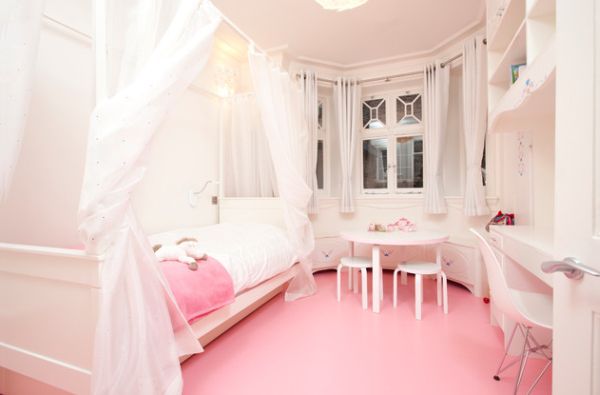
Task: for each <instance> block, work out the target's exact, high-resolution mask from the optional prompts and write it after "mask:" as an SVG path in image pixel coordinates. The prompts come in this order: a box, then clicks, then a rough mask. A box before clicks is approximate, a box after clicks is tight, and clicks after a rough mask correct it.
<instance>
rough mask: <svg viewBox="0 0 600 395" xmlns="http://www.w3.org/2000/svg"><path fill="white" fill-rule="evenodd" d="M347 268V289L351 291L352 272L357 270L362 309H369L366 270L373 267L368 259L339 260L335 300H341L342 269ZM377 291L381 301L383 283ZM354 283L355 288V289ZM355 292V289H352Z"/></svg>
mask: <svg viewBox="0 0 600 395" xmlns="http://www.w3.org/2000/svg"><path fill="white" fill-rule="evenodd" d="M345 267H346V268H348V289H352V272H353V270H355V269H357V270H360V272H361V278H362V279H361V288H362V289H361V292H362V307H363V309H365V310H366V309H367V308H368V307H369V301H368V298H369V293H368V286H367V269H369V268H372V267H373V263H372V262H371V260H370V259H369V258H364V257H359V256H346V257H343V258H341V259H340V264H339V265H338V266H337V300H338V302H339V301H341V300H342V269H343V268H345ZM381 283H382V284H381V288H380V289H379V297H380V298H381V299H383V281H382V282H381ZM356 285H357V284H356V283H355V287H356ZM354 290H355V291H356V288H355V289H354Z"/></svg>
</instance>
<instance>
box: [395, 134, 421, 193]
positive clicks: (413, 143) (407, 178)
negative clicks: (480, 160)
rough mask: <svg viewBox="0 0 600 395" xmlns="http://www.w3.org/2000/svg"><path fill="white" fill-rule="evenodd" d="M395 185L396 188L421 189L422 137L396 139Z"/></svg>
mask: <svg viewBox="0 0 600 395" xmlns="http://www.w3.org/2000/svg"><path fill="white" fill-rule="evenodd" d="M396 184H397V187H398V188H423V137H421V136H410V137H398V138H397V139H396Z"/></svg>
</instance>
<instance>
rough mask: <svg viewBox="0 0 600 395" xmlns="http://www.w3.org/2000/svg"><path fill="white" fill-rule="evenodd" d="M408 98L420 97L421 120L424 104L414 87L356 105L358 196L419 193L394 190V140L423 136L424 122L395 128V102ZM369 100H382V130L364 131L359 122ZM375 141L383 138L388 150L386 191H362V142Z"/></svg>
mask: <svg viewBox="0 0 600 395" xmlns="http://www.w3.org/2000/svg"><path fill="white" fill-rule="evenodd" d="M410 94H419V95H421V109H422V111H421V118H423V116H424V113H425V108H424V107H425V101H424V99H423V88H422V87H421V86H414V87H410V88H408V89H406V88H405V89H401V90H394V91H388V92H382V93H381V94H375V95H369V96H364V97H362V98H361V102H360V106H361V107H360V108H361V110H360V114H361V116H360V125H361V131H360V140H359V141H360V143H359V144H358V150H357V151H358V156H359V158H358V163H360V168H359V177H360V181H359V182H360V190H361V194H362V195H368V196H373V195H387V196H392V195H419V194H422V193H423V188H398V186H397V179H396V168H397V163H396V139H397V138H398V137H411V136H420V137H422V138H423V144H424V140H425V138H424V134H425V121H424V119H421V122H420V123H416V124H409V125H400V124H398V121H399V120H398V119H397V113H396V99H397V98H398V97H399V96H405V95H410ZM371 99H384V100H385V105H386V119H385V126H384V127H383V128H375V129H365V128H364V125H363V120H362V105H363V104H362V103H363V101H365V100H371ZM377 138H387V143H388V150H387V158H388V159H387V162H388V172H387V182H388V187H387V188H385V189H384V188H381V189H379V188H365V187H364V163H363V142H364V141H365V140H372V139H377ZM423 166H425V147H423Z"/></svg>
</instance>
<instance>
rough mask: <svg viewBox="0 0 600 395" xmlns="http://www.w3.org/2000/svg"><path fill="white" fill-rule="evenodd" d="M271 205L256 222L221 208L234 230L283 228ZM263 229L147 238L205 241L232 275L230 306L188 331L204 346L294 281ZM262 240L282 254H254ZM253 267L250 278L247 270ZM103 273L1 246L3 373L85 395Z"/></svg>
mask: <svg viewBox="0 0 600 395" xmlns="http://www.w3.org/2000/svg"><path fill="white" fill-rule="evenodd" d="M271 203H273V208H272V209H271V208H269V207H267V206H269V204H267V203H263V206H264V207H263V208H264V210H258V211H257V212H256V216H253V217H249V216H246V217H244V218H241V217H239V216H237V212H238V211H240V210H241V211H245V208H246V207H245V205H246V204H248V202H247V201H239V202H235V201H234V202H225V203H224V204H223V207H221V210H220V213H222V218H231V219H236V218H237V219H238V222H253V220H254V221H258V222H263V223H265V222H268V223H271V224H272V223H275V224H276V225H280V222H278V221H280V219H278V218H280V215H281V214H280V211H279V206H278V204H279V203H278V202H276V200H274V201H273V202H271ZM265 212H269V213H272V215H265ZM277 213H279V215H277ZM268 226H269V225H264V224H263V225H254V228H252V227H249V225H247V224H236V225H234V224H220V225H215V226H211V227H206V228H200V229H182V230H178V231H172V232H166V233H162V234H158V235H153V236H151V237H150V241H151V242H157V241H162V242H165V241H168V240H169V239H170V238H177V237H179V236H180V235H183V234H185V235H186V236H193V237H195V238H197V239H198V240H203V242H204V243H205V246H206V250H207V253H208V254H209V255H211V256H213V257H215V259H217V260H218V261H219V262H221V263H222V265H223V266H224V267H226V268H228V271H229V272H230V274H231V277H232V280H233V282H234V293H235V299H234V300H233V302H232V303H230V304H227V305H226V306H224V307H221V308H219V309H218V310H215V311H213V312H211V313H209V314H207V315H205V316H203V317H201V318H198V319H196V320H194V321H193V322H192V323H191V326H192V329H193V330H194V333H195V334H196V337H197V338H198V339H199V341H200V343H201V344H202V345H203V346H205V345H207V344H208V343H210V342H211V341H212V340H214V339H215V338H216V337H218V336H219V335H220V334H222V333H223V332H224V331H226V330H227V329H229V328H230V327H231V326H233V325H235V323H237V322H239V321H240V320H241V319H243V318H244V317H245V316H247V315H248V314H250V313H251V312H252V311H254V310H256V309H257V308H258V307H260V306H261V305H262V304H264V303H265V302H267V301H268V300H270V299H271V298H272V297H274V296H275V295H277V294H279V293H281V292H282V291H283V290H285V288H286V286H287V284H288V283H289V281H290V280H291V279H292V278H293V277H294V276H295V275H296V273H297V271H298V265H297V264H294V261H295V259H294V257H293V255H290V251H288V250H287V249H286V248H285V243H286V241H285V240H282V239H281V236H277V232H271V235H270V236H268V233H269V232H268V231H267V230H266V229H268ZM225 235H228V236H227V237H226V238H227V240H226V241H223V237H225ZM261 237H263V242H266V243H267V244H269V245H271V246H273V245H278V246H279V247H281V248H275V249H272V248H268V246H267V247H265V246H264V245H263V246H262V247H260V246H257V244H256V243H257V241H259V239H260V238H261ZM232 240H234V243H233V245H234V246H237V247H234V248H233V249H232ZM252 246H254V247H252ZM252 259H254V261H255V265H254V266H255V270H249V269H248V268H247V267H246V266H247V263H248V261H249V260H252ZM267 263H268V264H267ZM271 264H272V265H273V267H271ZM101 265H102V257H101V256H91V255H87V254H85V253H84V252H83V251H80V250H74V249H61V248H51V247H40V246H28V245H16V244H7V243H0V366H2V367H4V368H7V369H10V370H12V371H15V372H17V373H20V374H23V375H25V376H29V377H32V378H34V379H36V380H38V381H41V382H43V383H46V384H49V385H52V386H55V387H58V388H60V389H63V390H66V391H69V392H72V393H76V394H86V393H89V388H90V378H91V361H92V353H93V339H94V329H95V324H96V317H97V303H98V295H99V290H100V289H101V284H100V282H99V276H98V272H99V268H100V266H101ZM240 267H241V268H242V269H240ZM275 267H277V269H274V268H275ZM183 359H185V358H183Z"/></svg>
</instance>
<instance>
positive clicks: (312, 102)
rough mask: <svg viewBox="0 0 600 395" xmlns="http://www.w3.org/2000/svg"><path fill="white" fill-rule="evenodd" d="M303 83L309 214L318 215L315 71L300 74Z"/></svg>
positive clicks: (316, 92)
mask: <svg viewBox="0 0 600 395" xmlns="http://www.w3.org/2000/svg"><path fill="white" fill-rule="evenodd" d="M300 80H301V82H302V93H303V97H304V101H303V104H304V105H303V108H304V118H305V120H306V127H307V130H308V135H307V137H308V149H307V151H306V159H305V162H306V164H305V166H306V184H307V185H308V187H309V188H310V189H311V190H312V195H311V197H310V200H309V201H308V213H309V214H316V213H317V212H318V211H319V208H318V199H317V191H318V184H317V149H318V135H317V133H318V131H319V120H318V112H319V95H318V88H317V76H316V75H315V73H314V72H313V71H304V72H302V73H300Z"/></svg>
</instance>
